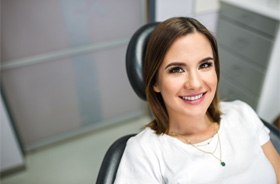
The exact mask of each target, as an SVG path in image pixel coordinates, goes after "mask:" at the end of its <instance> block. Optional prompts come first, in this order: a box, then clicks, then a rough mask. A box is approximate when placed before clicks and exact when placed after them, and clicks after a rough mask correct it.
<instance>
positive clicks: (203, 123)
mask: <svg viewBox="0 0 280 184" xmlns="http://www.w3.org/2000/svg"><path fill="white" fill-rule="evenodd" d="M213 124H214V122H212V121H211V119H210V118H209V117H208V116H207V115H205V116H203V117H185V118H182V119H178V118H176V119H174V118H173V119H171V118H170V122H169V125H170V127H169V133H170V132H174V133H176V134H180V135H184V136H193V135H197V134H203V133H205V132H207V131H209V129H210V128H211V127H212V126H213Z"/></svg>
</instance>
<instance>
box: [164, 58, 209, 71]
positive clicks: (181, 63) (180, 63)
mask: <svg viewBox="0 0 280 184" xmlns="http://www.w3.org/2000/svg"><path fill="white" fill-rule="evenodd" d="M209 60H214V58H212V57H206V58H203V59H202V60H201V61H199V63H203V62H205V61H209ZM185 65H186V64H185V63H183V62H172V63H169V64H168V65H167V66H166V67H165V69H167V68H169V67H171V66H185Z"/></svg>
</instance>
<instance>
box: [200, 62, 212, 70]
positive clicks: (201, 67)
mask: <svg viewBox="0 0 280 184" xmlns="http://www.w3.org/2000/svg"><path fill="white" fill-rule="evenodd" d="M212 66H213V63H212V62H205V63H202V64H201V65H200V66H199V68H200V69H205V68H210V67H212Z"/></svg>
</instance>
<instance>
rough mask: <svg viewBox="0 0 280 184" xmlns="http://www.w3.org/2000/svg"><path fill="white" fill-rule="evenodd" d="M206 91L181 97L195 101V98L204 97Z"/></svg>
mask: <svg viewBox="0 0 280 184" xmlns="http://www.w3.org/2000/svg"><path fill="white" fill-rule="evenodd" d="M204 94H205V93H201V94H199V95H195V96H181V98H182V99H183V100H188V101H194V100H198V99H200V98H202V96H203V95H204Z"/></svg>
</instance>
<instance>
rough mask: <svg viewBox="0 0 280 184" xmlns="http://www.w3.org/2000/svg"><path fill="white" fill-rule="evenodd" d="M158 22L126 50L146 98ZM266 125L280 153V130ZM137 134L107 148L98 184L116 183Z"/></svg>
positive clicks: (132, 77) (130, 71) (133, 78)
mask: <svg viewBox="0 0 280 184" xmlns="http://www.w3.org/2000/svg"><path fill="white" fill-rule="evenodd" d="M157 24H158V23H150V24H146V25H144V26H142V27H141V28H139V29H138V30H137V31H136V32H135V33H134V35H133V36H132V38H131V40H130V42H129V44H128V47H127V52H126V71H127V75H128V79H129V82H130V84H131V86H132V88H133V90H134V91H135V93H136V94H137V96H138V97H139V98H140V99H142V100H146V95H145V84H144V80H143V75H142V73H143V72H142V65H143V61H144V56H145V48H146V45H147V42H148V39H149V36H150V33H151V32H152V31H153V29H154V28H155V26H156V25H157ZM262 121H263V123H264V124H265V126H266V127H268V128H269V129H270V136H271V141H272V143H273V144H274V145H275V147H276V148H277V150H278V152H279V153H280V131H279V129H278V128H276V127H275V126H273V125H272V124H269V123H267V122H266V121H264V120H262ZM135 135H136V134H130V135H125V136H123V137H121V138H119V139H118V140H116V141H115V142H114V143H113V144H112V145H111V146H110V148H109V149H108V150H107V152H106V154H105V156H104V158H103V161H102V164H101V167H100V170H99V173H98V176H97V181H96V184H112V183H114V180H115V177H116V174H117V170H118V166H119V163H120V161H121V158H122V154H123V152H124V149H125V146H126V142H127V140H128V139H129V138H131V137H133V136H135Z"/></svg>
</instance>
